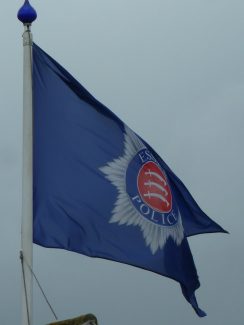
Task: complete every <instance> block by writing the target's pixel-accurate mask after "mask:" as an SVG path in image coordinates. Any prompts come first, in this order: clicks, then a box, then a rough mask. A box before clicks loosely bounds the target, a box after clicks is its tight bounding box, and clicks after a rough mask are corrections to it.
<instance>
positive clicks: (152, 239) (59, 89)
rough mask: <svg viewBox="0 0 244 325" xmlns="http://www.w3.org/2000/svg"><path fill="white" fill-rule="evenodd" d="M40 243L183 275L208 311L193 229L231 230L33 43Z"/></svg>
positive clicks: (188, 291)
mask: <svg viewBox="0 0 244 325" xmlns="http://www.w3.org/2000/svg"><path fill="white" fill-rule="evenodd" d="M33 93H34V226H33V227H34V229H33V231H34V235H33V236H34V238H33V240H34V243H36V244H38V245H41V246H44V247H53V248H62V249H66V250H69V251H73V252H77V253H81V254H84V255H87V256H92V257H99V258H104V259H108V260H113V261H117V262H121V263H126V264H129V265H133V266H136V267H139V268H142V269H146V270H149V271H152V272H155V273H158V274H161V275H164V276H167V277H169V278H171V279H174V280H176V281H178V282H179V283H180V285H181V288H182V292H183V294H184V296H185V298H186V299H187V300H188V302H189V303H190V304H191V305H192V306H193V308H194V309H195V311H196V313H197V314H198V315H199V316H205V313H204V312H203V311H202V310H201V309H200V308H199V307H198V304H197V301H196V298H195V290H196V289H197V288H198V287H199V286H200V283H199V280H198V276H197V272H196V268H195V265H194V261H193V257H192V254H191V251H190V248H189V245H188V241H187V236H192V235H195V234H200V233H209V232H225V231H224V230H223V229H222V228H221V227H220V226H219V225H218V224H216V223H215V222H214V221H212V220H211V219H210V218H209V217H208V216H207V215H206V214H205V213H204V212H203V211H202V210H201V209H200V208H199V206H198V205H197V203H196V202H195V201H194V199H193V198H192V196H191V194H190V193H189V192H188V190H187V189H186V187H185V186H184V184H183V183H182V182H181V181H180V180H179V178H177V177H176V176H175V174H174V173H173V172H172V171H171V170H170V168H169V167H168V166H167V165H166V164H165V162H164V161H163V160H162V159H161V158H160V157H159V156H158V154H157V153H156V152H155V151H154V150H153V149H152V148H151V147H150V146H149V145H148V144H147V143H146V142H145V141H144V140H143V139H142V138H140V137H139V136H138V135H137V134H135V133H134V132H133V131H132V130H131V129H130V128H129V127H128V126H127V125H125V124H124V123H123V122H122V121H121V120H120V119H119V118H118V117H117V116H116V115H115V114H113V113H112V112H111V111H110V110H109V109H108V108H106V107H105V106H104V105H102V104H101V103H100V102H98V101H97V100H96V99H95V98H94V97H93V96H92V95H91V94H90V93H88V92H87V90H85V89H84V88H83V87H82V86H81V85H80V84H79V83H78V82H77V81H76V80H75V79H74V78H73V77H72V76H71V75H70V74H69V73H68V72H67V71H66V70H65V69H64V68H62V67H61V66H60V65H59V64H58V63H57V62H56V61H55V60H54V59H52V58H51V57H50V56H49V55H47V54H46V53H45V52H44V51H43V50H41V49H40V48H39V47H38V46H37V45H35V44H34V45H33Z"/></svg>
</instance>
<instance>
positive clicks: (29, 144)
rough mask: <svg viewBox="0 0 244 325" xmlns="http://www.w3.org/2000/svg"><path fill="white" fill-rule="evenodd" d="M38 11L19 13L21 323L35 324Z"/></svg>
mask: <svg viewBox="0 0 244 325" xmlns="http://www.w3.org/2000/svg"><path fill="white" fill-rule="evenodd" d="M36 16H37V15H36V12H35V10H34V9H33V8H32V7H31V5H30V4H29V1H28V0H25V3H24V5H23V6H22V7H21V8H20V10H19V12H18V19H19V20H20V21H21V22H22V23H23V24H24V34H23V47H24V66H23V165H22V172H23V174H22V216H21V217H22V223H21V256H20V257H21V261H22V274H23V284H22V325H32V324H33V314H32V310H33V308H32V305H33V295H32V288H33V276H32V273H31V271H30V268H29V267H28V265H29V266H30V267H31V269H32V264H33V99H32V98H33V95H32V34H31V30H30V26H31V23H32V22H33V21H34V20H35V19H36Z"/></svg>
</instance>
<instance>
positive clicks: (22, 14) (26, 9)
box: [17, 0, 37, 25]
mask: <svg viewBox="0 0 244 325" xmlns="http://www.w3.org/2000/svg"><path fill="white" fill-rule="evenodd" d="M17 17H18V19H19V20H20V21H21V22H22V23H23V24H24V25H30V24H31V23H32V22H33V21H34V20H35V19H36V17H37V13H36V11H35V9H34V8H33V7H32V6H31V5H30V3H29V0H25V3H24V4H23V6H22V7H21V8H20V10H19V11H18V15H17Z"/></svg>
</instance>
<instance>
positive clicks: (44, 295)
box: [20, 251, 58, 325]
mask: <svg viewBox="0 0 244 325" xmlns="http://www.w3.org/2000/svg"><path fill="white" fill-rule="evenodd" d="M20 259H21V264H22V272H23V277H24V265H23V263H25V264H26V265H27V267H28V269H29V270H30V272H31V273H32V275H33V277H34V279H35V280H36V283H37V285H38V287H39V289H40V291H41V293H42V295H43V297H44V299H45V301H46V303H47V305H48V307H49V308H50V310H51V312H52V314H53V316H54V318H55V320H58V317H57V315H56V313H55V311H54V309H53V307H52V306H51V304H50V302H49V301H48V299H47V296H46V294H45V292H44V290H43V289H42V286H41V284H40V282H39V281H38V279H37V276H36V275H35V273H34V271H33V269H32V268H31V266H30V265H29V264H28V263H27V261H26V260H24V257H23V253H22V251H21V252H20ZM24 287H25V297H26V301H27V293H26V285H25V278H24ZM26 306H27V313H28V324H29V325H30V320H29V311H28V305H27V304H26Z"/></svg>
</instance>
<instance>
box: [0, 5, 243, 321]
mask: <svg viewBox="0 0 244 325" xmlns="http://www.w3.org/2000/svg"><path fill="white" fill-rule="evenodd" d="M31 3H32V4H33V6H34V7H35V8H36V10H37V13H38V20H37V21H36V22H35V23H34V24H33V28H32V31H33V34H34V40H35V42H36V43H37V44H38V45H40V46H41V47H42V48H43V49H44V50H45V51H46V52H48V53H49V54H50V55H51V56H53V57H54V58H55V59H56V60H57V61H58V62H59V63H60V64H62V65H63V66H64V67H65V68H66V69H67V70H68V71H69V72H70V73H72V74H73V75H74V77H76V78H77V79H78V80H79V81H80V82H81V83H82V84H83V85H84V86H85V87H86V88H87V89H88V90H89V91H90V92H91V93H92V94H93V95H94V96H95V97H96V98H97V99H99V100H100V101H101V102H103V103H104V104H105V105H106V106H108V107H109V108H110V109H112V110H113V112H114V113H115V114H117V115H118V116H119V117H120V118H121V119H122V120H124V121H125V122H126V123H127V124H128V125H129V126H130V127H131V128H132V129H134V130H135V131H136V132H137V133H139V134H140V135H141V136H142V137H143V138H145V139H146V140H147V142H149V143H150V144H151V145H152V146H153V147H154V149H155V150H156V151H157V152H158V153H159V154H160V155H161V156H162V158H163V159H164V160H165V161H166V162H167V163H168V164H169V165H170V167H171V168H172V169H173V170H174V171H175V173H176V174H177V175H178V176H179V177H180V178H181V179H182V181H183V182H184V183H185V185H186V186H187V187H188V189H189V190H190V192H191V193H192V194H193V196H194V197H195V199H196V200H197V202H198V203H199V205H200V206H201V208H202V209H203V210H204V211H205V212H206V213H207V214H208V215H209V216H210V217H211V218H212V219H214V220H215V221H216V222H218V223H219V224H220V225H222V226H223V227H224V228H225V229H227V230H228V231H229V232H230V235H222V234H212V235H202V236H196V237H193V238H190V245H191V250H192V252H193V255H194V259H195V263H196V267H197V270H198V274H199V277H200V282H201V288H200V289H199V290H198V291H197V298H198V302H199V305H200V307H202V308H203V309H204V310H206V312H207V313H208V316H207V317H206V318H205V319H198V318H197V316H196V315H195V314H194V312H193V310H192V308H191V306H190V305H189V304H188V303H187V302H186V301H185V300H184V298H183V296H182V294H181V290H180V286H179V285H178V284H177V283H176V282H174V281H172V280H169V279H167V278H164V277H160V276H158V275H155V274H153V273H150V272H146V271H143V270H139V269H136V268H132V267H129V266H126V265H122V264H117V263H113V262H108V261H103V260H98V259H91V258H87V257H84V256H82V255H78V254H75V253H70V252H65V251H58V250H49V249H44V248H41V247H37V246H35V248H34V269H35V271H36V273H37V275H38V277H39V279H40V281H41V283H42V284H43V287H44V288H45V291H46V293H47V295H48V297H49V298H50V300H51V302H52V304H53V306H54V308H55V310H56V312H57V314H58V316H59V318H60V319H64V318H69V317H72V316H78V315H79V314H82V313H87V312H93V313H95V314H96V315H97V317H98V319H99V321H100V325H109V324H111V325H114V324H116V325H124V324H138V325H139V324H140V325H146V324H154V323H155V324H165V325H166V324H173V325H177V324H182V323H183V324H188V325H196V324H200V323H201V324H203V323H204V324H206V325H213V324H221V325H227V324H232V325H241V324H242V322H243V318H244V293H243V292H244V260H243V248H244V236H243V229H244V221H243V217H244V208H243V198H244V195H243V186H244V176H243V166H244V153H243V139H244V95H243V94H244V66H243V57H244V43H243V31H244V20H243V12H244V3H243V0H231V1H227V0H211V1H210V0H184V1H183V0H150V1H149V0H148V1H146V0H123V1H122V0H102V1H101V0H92V1H91V0H89V1H88V0H83V1H75V0H52V1H50V0H41V1H40V0H39V1H38V0H32V1H31ZM21 5H22V0H18V1H17V0H14V1H13V0H12V1H4V3H2V4H1V10H0V26H1V31H2V41H1V54H0V71H1V74H0V128H1V137H0V206H1V228H0V229H1V232H0V233H1V236H0V256H1V262H0V318H1V321H0V322H1V324H19V323H20V280H21V273H20V265H19V260H18V251H19V243H20V207H21V136H22V124H21V123H22V39H21V35H22V32H23V28H22V26H21V24H20V23H19V22H18V21H17V19H16V13H17V10H18V9H19V7H20V6H21ZM34 305H35V307H34V308H35V309H34V319H35V325H43V324H45V323H48V322H51V321H52V320H53V318H52V315H51V313H50V311H49V310H48V308H47V306H46V305H45V303H44V301H43V298H42V297H41V294H40V292H39V291H38V290H36V289H35V295H34Z"/></svg>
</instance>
